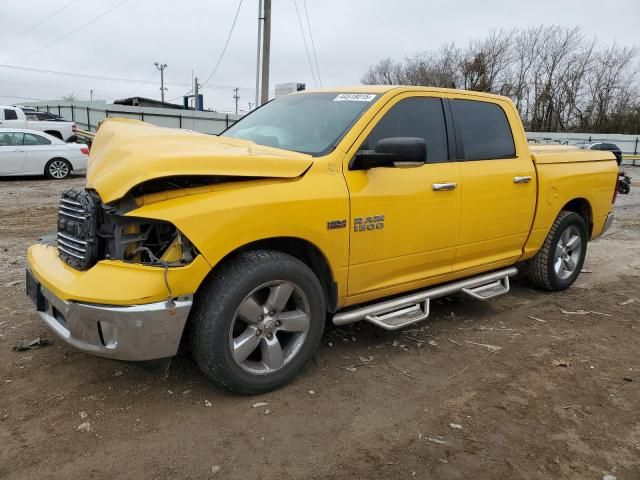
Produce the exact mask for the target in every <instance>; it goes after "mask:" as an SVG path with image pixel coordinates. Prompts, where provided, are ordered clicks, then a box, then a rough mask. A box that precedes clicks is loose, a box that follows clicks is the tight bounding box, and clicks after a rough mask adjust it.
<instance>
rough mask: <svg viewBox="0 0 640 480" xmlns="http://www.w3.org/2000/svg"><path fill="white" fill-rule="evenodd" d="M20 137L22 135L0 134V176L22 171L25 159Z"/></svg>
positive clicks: (14, 133) (13, 133) (12, 133)
mask: <svg viewBox="0 0 640 480" xmlns="http://www.w3.org/2000/svg"><path fill="white" fill-rule="evenodd" d="M22 137H23V134H22V133H16V132H0V175H8V174H13V173H20V172H21V171H22V169H23V167H24V161H25V157H26V153H25V151H24V147H23V145H22Z"/></svg>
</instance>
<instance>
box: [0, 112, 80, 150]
mask: <svg viewBox="0 0 640 480" xmlns="http://www.w3.org/2000/svg"><path fill="white" fill-rule="evenodd" d="M0 128H28V129H31V130H39V131H41V132H44V133H48V134H49V135H52V136H54V137H56V138H59V139H60V140H64V141H65V142H68V141H70V140H73V139H74V138H75V135H76V122H64V121H57V120H56V121H46V120H30V119H28V118H27V115H26V114H25V113H24V111H22V109H21V108H18V107H5V106H0Z"/></svg>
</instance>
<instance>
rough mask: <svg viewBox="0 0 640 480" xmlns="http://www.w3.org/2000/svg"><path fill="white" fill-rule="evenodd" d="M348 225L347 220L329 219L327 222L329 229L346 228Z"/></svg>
mask: <svg viewBox="0 0 640 480" xmlns="http://www.w3.org/2000/svg"><path fill="white" fill-rule="evenodd" d="M346 226H347V221H346V220H329V221H328V222H327V230H334V229H336V228H345V227H346Z"/></svg>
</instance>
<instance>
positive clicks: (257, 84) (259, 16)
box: [255, 0, 264, 107]
mask: <svg viewBox="0 0 640 480" xmlns="http://www.w3.org/2000/svg"><path fill="white" fill-rule="evenodd" d="M262 20H264V17H263V16H262V0H259V1H258V53H257V58H256V103H255V105H256V107H257V106H259V105H260V49H261V47H262Z"/></svg>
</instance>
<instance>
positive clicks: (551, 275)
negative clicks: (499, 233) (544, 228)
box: [524, 211, 589, 292]
mask: <svg viewBox="0 0 640 480" xmlns="http://www.w3.org/2000/svg"><path fill="white" fill-rule="evenodd" d="M588 239H589V237H588V234H587V226H586V224H585V222H584V219H583V218H582V217H581V216H580V215H578V214H577V213H574V212H565V211H562V212H560V214H559V215H558V218H556V220H555V222H554V223H553V225H552V226H551V230H549V234H548V235H547V238H546V239H545V241H544V244H543V245H542V248H541V249H540V250H539V251H538V253H537V254H536V255H535V257H533V258H532V259H531V260H529V261H528V262H527V263H526V264H525V269H524V271H525V274H526V275H527V276H528V277H529V280H530V281H531V282H532V283H533V284H534V285H535V286H537V287H540V288H544V289H545V290H549V291H552V292H554V291H559V290H566V289H567V288H569V287H570V286H571V285H573V282H575V281H576V278H578V275H579V274H580V270H581V269H582V264H583V263H584V259H585V256H586V254H587V241H588Z"/></svg>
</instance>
